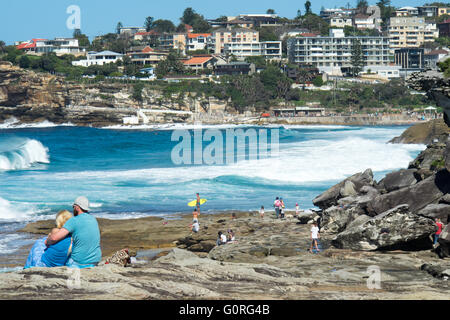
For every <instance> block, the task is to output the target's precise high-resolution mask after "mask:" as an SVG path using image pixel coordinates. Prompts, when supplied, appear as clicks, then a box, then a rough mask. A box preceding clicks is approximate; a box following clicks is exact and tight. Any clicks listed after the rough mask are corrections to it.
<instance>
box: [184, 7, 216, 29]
mask: <svg viewBox="0 0 450 320" xmlns="http://www.w3.org/2000/svg"><path fill="white" fill-rule="evenodd" d="M180 20H181V22H182V23H183V24H188V25H190V26H192V28H194V32H199V33H203V32H209V31H210V30H211V26H210V24H209V23H208V21H206V19H205V18H204V17H203V16H202V15H200V14H198V13H196V12H195V10H194V9H192V8H186V9H185V10H184V11H183V16H182V17H181V18H180Z"/></svg>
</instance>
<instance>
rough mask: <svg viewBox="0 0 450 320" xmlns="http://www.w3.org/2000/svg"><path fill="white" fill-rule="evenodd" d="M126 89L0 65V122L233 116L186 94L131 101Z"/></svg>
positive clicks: (148, 94)
mask: <svg viewBox="0 0 450 320" xmlns="http://www.w3.org/2000/svg"><path fill="white" fill-rule="evenodd" d="M132 94H133V86H132V85H130V84H123V83H115V84H107V83H98V84H87V85H85V84H76V83H68V82H66V81H65V80H64V78H62V77H59V76H54V75H50V74H46V73H36V72H33V71H29V70H24V69H21V68H19V67H15V66H13V65H12V64H11V63H9V62H3V61H0V123H1V122H3V121H5V120H7V119H9V118H11V117H14V118H16V119H17V120H19V121H21V122H24V123H33V122H41V121H44V120H48V121H51V122H54V123H57V124H60V123H68V122H70V123H73V124H76V125H92V126H107V125H115V124H122V123H123V118H124V117H127V116H134V115H136V111H137V109H138V108H142V109H158V110H163V111H164V110H169V111H173V110H176V111H185V112H187V113H184V114H183V113H178V114H177V113H171V114H165V113H164V112H163V111H162V112H160V113H159V114H157V116H153V117H152V120H153V121H154V122H164V123H170V122H186V121H189V120H192V118H191V116H190V115H189V112H192V113H197V114H207V115H217V116H219V117H221V116H223V115H224V114H225V113H235V112H236V111H235V110H234V109H233V108H232V107H230V106H229V104H228V103H227V102H226V101H220V100H217V99H211V98H205V97H201V96H195V95H194V96H191V95H190V96H187V95H184V96H183V95H178V94H174V95H170V96H167V95H163V93H162V92H161V91H158V90H152V89H149V88H147V87H146V88H144V90H143V91H142V98H143V99H142V102H141V103H138V102H137V101H135V100H134V99H133V98H132Z"/></svg>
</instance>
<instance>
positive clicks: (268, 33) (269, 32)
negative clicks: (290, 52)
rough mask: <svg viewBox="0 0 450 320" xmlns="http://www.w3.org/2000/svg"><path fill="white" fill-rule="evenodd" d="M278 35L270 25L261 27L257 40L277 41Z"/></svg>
mask: <svg viewBox="0 0 450 320" xmlns="http://www.w3.org/2000/svg"><path fill="white" fill-rule="evenodd" d="M278 40H279V39H278V37H277V35H276V34H275V32H274V31H273V28H271V27H261V29H260V30H259V41H278Z"/></svg>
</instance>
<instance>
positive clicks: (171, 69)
mask: <svg viewBox="0 0 450 320" xmlns="http://www.w3.org/2000/svg"><path fill="white" fill-rule="evenodd" d="M183 72H184V65H183V64H182V63H181V62H180V56H179V55H178V54H177V53H176V52H175V51H171V52H170V53H169V54H168V56H167V58H166V59H164V60H162V61H160V62H159V63H158V65H157V66H156V68H155V73H156V75H157V76H158V78H162V77H164V76H165V75H167V74H182V73H183Z"/></svg>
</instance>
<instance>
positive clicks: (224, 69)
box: [214, 62, 256, 76]
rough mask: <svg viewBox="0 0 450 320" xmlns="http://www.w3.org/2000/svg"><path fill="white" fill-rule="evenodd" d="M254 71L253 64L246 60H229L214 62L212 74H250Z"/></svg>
mask: <svg viewBox="0 0 450 320" xmlns="http://www.w3.org/2000/svg"><path fill="white" fill-rule="evenodd" d="M255 72H256V67H255V65H254V64H253V63H247V62H231V63H226V64H216V65H215V66H214V74H215V75H217V76H223V75H230V76H234V75H252V74H254V73H255Z"/></svg>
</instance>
